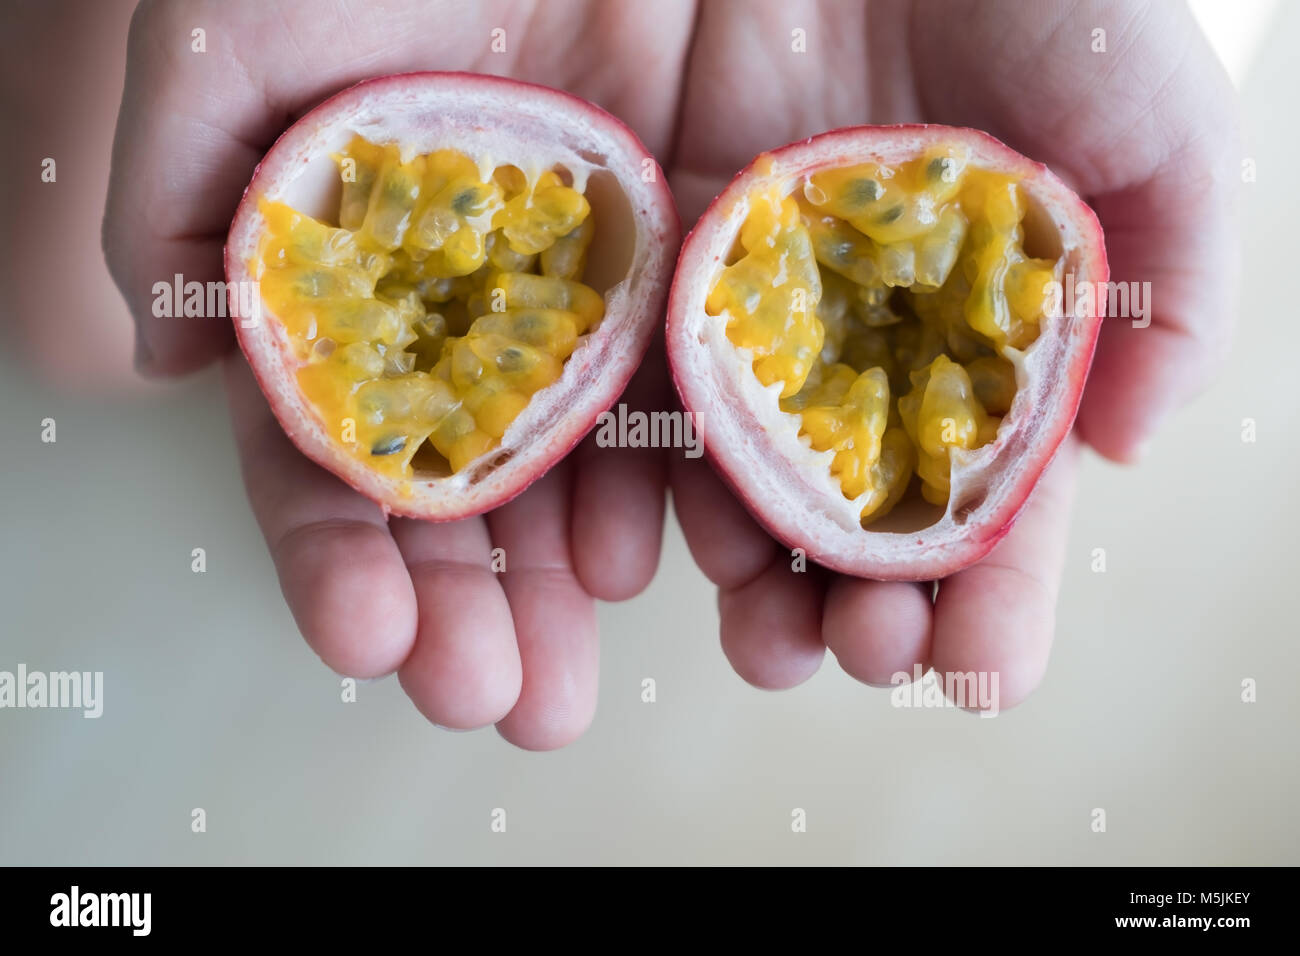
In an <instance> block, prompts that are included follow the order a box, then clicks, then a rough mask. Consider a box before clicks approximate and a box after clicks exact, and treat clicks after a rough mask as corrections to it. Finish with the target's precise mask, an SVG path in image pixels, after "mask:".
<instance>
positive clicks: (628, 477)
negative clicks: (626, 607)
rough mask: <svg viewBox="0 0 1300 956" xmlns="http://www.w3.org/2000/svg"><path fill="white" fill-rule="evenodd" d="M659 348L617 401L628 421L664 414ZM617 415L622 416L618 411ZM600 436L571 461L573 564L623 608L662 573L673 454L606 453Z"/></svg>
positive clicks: (593, 589)
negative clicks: (632, 416) (635, 416)
mask: <svg viewBox="0 0 1300 956" xmlns="http://www.w3.org/2000/svg"><path fill="white" fill-rule="evenodd" d="M667 381H668V370H667V366H666V363H665V361H664V355H663V349H662V346H654V347H652V348H651V351H650V354H649V355H647V356H646V359H645V361H644V362H643V363H642V365H641V368H640V369H639V370H638V371H637V373H636V375H635V377H634V378H633V379H632V382H631V384H630V385H629V386H628V388H627V390H626V391H625V392H624V394H623V397H622V398H621V399H620V404H621V405H625V406H626V412H627V413H628V414H642V415H648V414H649V413H651V412H654V411H660V410H662V409H664V408H666V407H667V404H668V395H667ZM612 414H615V415H618V414H620V410H619V406H615V408H614V409H613V412H612ZM598 434H599V432H596V433H593V434H591V435H588V436H587V438H586V439H585V440H584V441H583V443H582V445H580V446H579V447H578V450H577V452H576V453H575V454H574V456H573V458H574V467H575V472H576V477H575V482H576V485H575V492H574V497H573V565H574V570H575V571H576V573H577V576H578V580H579V581H581V582H582V586H583V587H584V588H585V589H586V591H587V592H588V593H589V594H591V595H593V596H595V597H598V598H600V599H601V600H603V601H623V600H626V599H627V598H630V597H633V596H634V595H637V594H640V593H641V592H642V591H643V590H645V588H646V585H648V584H649V583H650V581H651V579H652V578H653V577H654V574H655V569H656V568H658V566H659V552H660V548H661V546H662V543H663V527H664V508H665V500H664V496H665V493H666V489H667V484H668V462H667V458H666V456H667V455H669V454H681V452H680V450H673V451H669V450H668V449H664V448H602V447H600V445H599V444H598V443H597V435H598Z"/></svg>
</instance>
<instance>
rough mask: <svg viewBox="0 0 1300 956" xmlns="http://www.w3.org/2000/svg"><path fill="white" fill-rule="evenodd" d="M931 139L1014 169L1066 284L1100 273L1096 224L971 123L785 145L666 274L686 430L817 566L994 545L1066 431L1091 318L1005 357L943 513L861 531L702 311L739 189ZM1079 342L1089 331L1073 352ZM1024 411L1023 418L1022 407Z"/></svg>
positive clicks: (792, 419) (886, 566) (911, 562)
mask: <svg viewBox="0 0 1300 956" xmlns="http://www.w3.org/2000/svg"><path fill="white" fill-rule="evenodd" d="M850 134H851V135H850ZM939 144H952V145H962V146H968V147H969V148H970V156H971V164H972V165H974V166H977V167H986V168H991V169H994V170H997V171H1000V172H1003V173H1017V172H1018V173H1021V174H1022V175H1023V177H1024V178H1023V180H1022V185H1023V188H1024V190H1025V193H1026V195H1027V197H1028V198H1029V199H1030V201H1031V204H1032V205H1036V206H1038V207H1039V208H1040V210H1041V211H1042V212H1043V213H1045V214H1046V216H1047V217H1048V218H1049V219H1050V221H1051V223H1052V224H1053V225H1054V226H1055V227H1056V229H1057V231H1058V233H1059V235H1060V243H1061V247H1062V250H1063V253H1064V257H1065V267H1064V268H1065V272H1067V273H1069V272H1073V273H1074V275H1075V277H1076V281H1097V280H1101V279H1104V278H1105V275H1106V273H1105V263H1104V254H1103V253H1101V252H1100V250H1099V249H1098V248H1097V245H1096V240H1095V238H1094V237H1093V236H1091V235H1090V234H1089V232H1088V230H1089V229H1095V219H1093V218H1092V214H1091V212H1090V211H1088V210H1087V209H1086V207H1084V206H1082V204H1081V203H1080V201H1079V199H1078V198H1077V197H1076V196H1074V194H1073V193H1071V192H1070V191H1069V190H1068V189H1067V188H1066V187H1065V186H1064V185H1063V184H1062V183H1060V181H1059V180H1057V179H1056V177H1054V176H1052V175H1051V174H1050V173H1048V172H1046V170H1044V169H1043V167H1041V166H1038V165H1037V164H1034V163H1030V162H1029V161H1027V160H1025V159H1024V158H1023V157H1020V156H1018V155H1017V154H1015V153H1013V152H1012V151H1011V150H1009V149H1007V148H1006V147H1004V146H1002V145H1001V144H999V143H997V142H996V141H995V140H993V139H991V138H989V137H986V136H983V135H982V134H975V133H972V132H971V131H966V130H954V129H949V128H942V127H929V128H926V127H907V128H905V130H904V129H889V128H877V129H876V130H874V131H872V132H864V131H861V130H858V131H843V134H840V135H837V134H827V135H826V136H823V137H818V138H816V139H814V140H811V141H809V142H807V143H803V144H798V145H796V146H792V147H787V148H785V149H783V150H779V151H777V153H776V154H774V155H773V156H772V157H770V163H768V164H765V165H762V166H755V167H751V170H749V171H747V172H746V173H744V174H742V175H741V176H740V177H738V178H737V179H736V180H735V181H734V182H733V183H732V184H731V186H730V187H729V188H728V189H727V191H726V192H724V193H723V194H722V196H720V197H719V199H718V201H717V202H716V203H715V205H714V207H713V208H712V209H711V210H710V214H707V215H706V216H705V217H704V219H703V220H702V221H701V223H700V225H699V226H697V228H696V231H695V232H694V233H692V235H691V236H690V237H689V238H688V240H687V244H686V247H685V249H684V251H683V256H682V259H683V265H684V267H685V268H686V269H688V270H689V272H687V273H686V274H685V276H683V275H682V274H680V272H679V278H678V280H677V282H676V283H675V285H674V290H673V297H672V301H671V303H670V307H669V308H670V321H669V353H670V355H671V357H672V360H673V367H674V376H675V378H676V380H677V383H678V387H679V389H680V390H681V392H682V396H683V401H684V402H685V404H686V405H687V406H688V407H689V408H690V409H692V410H693V411H695V412H696V413H697V414H698V415H699V416H700V420H699V421H698V422H697V428H698V429H699V431H700V433H701V434H702V436H703V440H704V445H705V449H706V451H708V453H709V454H710V456H711V457H712V459H713V460H714V462H715V463H716V464H717V465H718V466H719V467H720V469H721V471H722V472H723V473H724V475H726V476H727V477H728V478H729V480H730V481H731V482H732V483H733V485H735V486H736V488H737V490H738V492H739V493H740V494H741V496H742V497H743V498H745V499H746V500H747V502H748V504H749V506H750V507H751V509H752V510H754V511H755V512H756V513H757V514H758V515H759V517H760V519H761V520H762V521H763V523H764V524H765V525H766V526H767V527H768V529H769V530H770V531H771V532H772V533H773V534H774V535H775V536H776V537H777V538H779V539H781V540H782V541H784V542H785V543H787V544H789V545H791V546H799V547H804V548H806V549H807V551H808V554H809V557H810V558H812V559H814V560H816V561H817V562H818V563H820V564H823V565H826V566H828V567H831V568H834V569H837V570H842V571H846V572H848V573H853V574H860V575H864V576H869V577H877V578H903V579H927V578H931V577H939V576H942V575H943V574H945V573H948V572H949V571H950V570H952V569H953V567H954V566H955V565H959V564H961V563H964V562H968V561H969V560H974V559H975V558H977V557H978V556H980V555H982V554H983V553H985V552H986V551H987V550H988V548H989V547H991V546H992V544H993V543H995V542H996V540H997V538H998V537H1000V536H1001V534H1002V532H1003V531H1004V530H1005V528H1006V527H1007V526H1008V525H1009V523H1010V522H1011V521H1012V520H1014V518H1015V515H1016V513H1017V512H1018V511H1019V509H1020V507H1021V506H1022V505H1023V503H1024V498H1025V496H1026V495H1027V493H1028V488H1029V486H1031V485H1032V484H1033V483H1034V482H1035V481H1036V480H1037V478H1038V476H1039V474H1040V473H1041V471H1042V470H1043V468H1044V466H1045V465H1046V463H1047V461H1048V460H1050V458H1051V456H1052V454H1054V452H1055V450H1056V448H1057V446H1058V445H1059V443H1060V440H1061V438H1062V437H1063V436H1064V434H1065V431H1066V430H1068V428H1069V425H1070V423H1071V421H1072V419H1073V414H1074V409H1075V405H1076V403H1077V394H1078V388H1077V386H1080V385H1081V383H1082V378H1083V376H1084V375H1086V372H1087V367H1088V364H1089V362H1090V359H1091V354H1092V348H1091V341H1090V339H1091V336H1093V335H1094V334H1095V322H1096V320H1095V319H1091V318H1089V317H1086V316H1073V315H1070V316H1066V317H1065V318H1063V319H1054V320H1047V319H1045V320H1044V321H1043V325H1042V330H1041V334H1040V335H1039V337H1038V339H1037V340H1036V341H1035V342H1034V343H1033V344H1032V345H1031V346H1029V348H1027V349H1026V350H1025V352H1024V353H1021V354H1009V355H1008V357H1009V358H1010V359H1011V360H1012V362H1013V364H1014V365H1015V366H1016V379H1017V393H1016V397H1015V401H1014V403H1013V405H1012V408H1011V411H1010V413H1009V414H1008V415H1007V416H1006V417H1005V418H1004V419H1003V423H1002V427H1001V428H1000V429H999V432H998V437H997V439H996V441H994V442H993V443H991V444H989V445H986V446H984V447H982V448H979V449H976V450H974V451H970V452H965V451H960V450H958V451H955V452H954V453H953V454H952V463H953V464H952V492H951V495H950V496H949V500H948V506H947V508H946V509H945V511H944V513H943V515H942V517H941V518H940V519H939V520H938V521H937V522H935V523H934V524H931V525H929V526H927V527H923V528H920V529H919V530H914V531H906V532H903V531H883V530H872V529H871V528H870V527H868V528H867V529H864V528H863V527H862V525H861V523H860V517H859V516H860V514H861V511H862V506H863V504H864V503H865V496H864V497H863V498H861V499H859V500H856V501H854V500H850V499H848V498H846V497H845V496H844V494H843V492H842V490H841V488H840V483H839V480H838V479H837V478H836V477H834V476H833V475H832V474H831V472H830V466H831V461H832V459H833V457H834V455H833V453H832V452H829V451H827V452H817V451H814V450H813V449H812V448H811V447H809V445H808V441H807V439H806V438H801V437H800V436H799V427H800V417H799V416H798V415H797V414H794V413H787V412H783V411H782V410H781V409H780V407H779V396H780V385H779V384H773V385H771V386H767V387H764V386H763V385H762V384H760V383H759V381H758V379H757V377H756V376H755V375H754V372H753V369H752V355H751V354H750V353H749V352H748V351H746V350H742V349H738V348H737V347H736V346H735V345H734V344H732V342H731V340H730V339H729V338H728V337H727V334H726V327H725V325H726V323H725V320H724V319H723V318H722V317H719V316H710V315H708V314H707V312H706V311H705V299H706V298H707V296H708V294H709V291H710V290H711V289H712V288H713V286H714V284H715V283H716V282H717V280H718V277H719V276H720V275H721V272H722V270H723V268H724V267H725V264H726V259H727V255H728V252H729V251H730V250H731V248H732V246H733V243H734V241H735V239H736V237H737V235H738V233H739V230H740V228H741V226H742V224H743V223H744V220H745V217H746V216H747V214H748V211H749V205H748V196H750V195H751V194H752V193H753V192H754V191H755V190H756V189H757V188H759V187H760V186H764V185H768V184H771V183H773V182H778V183H780V184H781V188H782V191H783V192H785V193H789V192H790V191H792V190H794V189H796V188H802V184H803V182H804V181H805V179H806V177H807V176H808V175H809V174H810V173H811V172H814V171H816V170H819V169H825V168H834V167H841V166H850V165H856V164H859V163H864V162H876V163H880V164H882V165H891V166H892V165H896V164H898V163H901V162H904V161H906V160H909V159H913V158H915V157H916V156H918V155H920V154H921V153H922V152H923V151H924V150H925V149H926V148H927V147H929V146H934V145H939ZM1081 338H1088V339H1089V341H1088V342H1087V344H1086V347H1081V345H1083V343H1081V341H1080V339H1081ZM1030 408H1033V409H1034V414H1033V415H1029V414H1027V410H1028V409H1030ZM981 494H982V495H983V497H982V501H980V503H978V504H976V505H975V506H974V507H971V505H972V504H973V503H974V502H976V501H977V500H979V499H980V496H981ZM886 521H888V519H886Z"/></svg>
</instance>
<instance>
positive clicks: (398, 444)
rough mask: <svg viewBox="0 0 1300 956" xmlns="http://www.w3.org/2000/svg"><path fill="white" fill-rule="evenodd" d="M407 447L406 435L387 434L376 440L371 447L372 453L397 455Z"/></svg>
mask: <svg viewBox="0 0 1300 956" xmlns="http://www.w3.org/2000/svg"><path fill="white" fill-rule="evenodd" d="M405 447H406V436H405V435H387V436H385V437H384V438H381V439H379V441H377V442H375V444H374V446H373V447H371V449H370V454H372V455H396V454H397V453H398V452H399V451H401V450H402V449H403V448H405Z"/></svg>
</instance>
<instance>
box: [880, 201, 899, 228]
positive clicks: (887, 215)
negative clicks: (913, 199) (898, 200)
mask: <svg viewBox="0 0 1300 956" xmlns="http://www.w3.org/2000/svg"><path fill="white" fill-rule="evenodd" d="M902 218H903V207H902V206H901V205H899V206H894V207H893V208H892V209H886V210H885V211H884V212H882V213H881V214H880V218H879V219H877V220H876V222H878V223H880V224H881V225H882V226H888V225H889V224H890V223H891V222H898V220H900V219H902Z"/></svg>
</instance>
